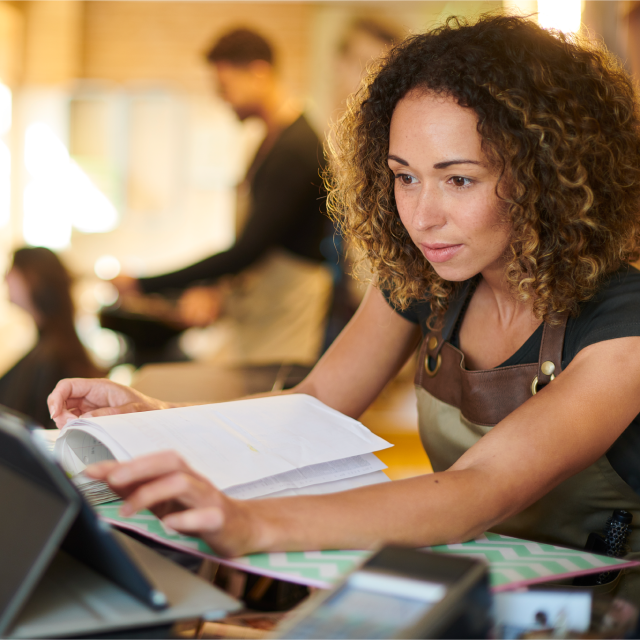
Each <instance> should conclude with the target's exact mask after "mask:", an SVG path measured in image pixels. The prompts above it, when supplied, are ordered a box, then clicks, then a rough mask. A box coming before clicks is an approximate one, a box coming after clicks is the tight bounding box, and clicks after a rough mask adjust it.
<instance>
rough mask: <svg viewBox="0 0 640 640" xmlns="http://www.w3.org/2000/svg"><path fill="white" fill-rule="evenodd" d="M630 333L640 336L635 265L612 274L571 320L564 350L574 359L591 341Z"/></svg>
mask: <svg viewBox="0 0 640 640" xmlns="http://www.w3.org/2000/svg"><path fill="white" fill-rule="evenodd" d="M571 325H573V326H571ZM630 336H640V272H639V271H638V270H637V269H634V268H633V267H630V268H629V269H628V270H627V269H625V270H621V271H618V272H617V273H615V274H613V276H611V278H610V280H609V281H608V282H607V284H606V285H605V286H604V287H603V288H602V289H601V290H600V292H599V293H598V294H596V296H595V297H594V298H593V299H592V300H590V301H589V302H587V303H586V304H584V305H583V307H582V309H581V311H580V314H579V316H578V317H577V318H572V319H571V320H570V321H569V324H568V325H567V333H566V341H567V344H566V350H565V353H567V355H568V356H569V359H573V358H574V357H575V355H576V354H577V353H578V352H579V351H580V350H582V349H584V348H585V347H588V346H589V345H591V344H595V343H596V342H603V341H605V340H613V339H615V338H626V337H630Z"/></svg>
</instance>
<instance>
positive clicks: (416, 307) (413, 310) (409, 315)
mask: <svg viewBox="0 0 640 640" xmlns="http://www.w3.org/2000/svg"><path fill="white" fill-rule="evenodd" d="M380 291H381V292H382V295H383V296H384V299H385V300H386V301H387V304H388V305H389V306H390V307H391V308H392V309H393V310H394V311H395V312H396V313H397V314H398V315H400V316H402V317H403V318H404V319H405V320H409V322H413V323H415V324H420V320H421V315H420V303H418V302H417V301H416V302H412V303H411V304H410V305H409V306H408V307H407V308H406V309H398V307H396V306H395V305H394V304H392V302H391V300H390V299H389V298H390V292H389V290H388V289H385V288H384V287H382V288H381V289H380Z"/></svg>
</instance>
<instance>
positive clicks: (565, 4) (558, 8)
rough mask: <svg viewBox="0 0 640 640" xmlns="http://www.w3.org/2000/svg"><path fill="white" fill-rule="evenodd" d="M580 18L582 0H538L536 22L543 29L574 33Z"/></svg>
mask: <svg viewBox="0 0 640 640" xmlns="http://www.w3.org/2000/svg"><path fill="white" fill-rule="evenodd" d="M581 18H582V0H538V22H539V24H540V26H541V27H543V28H545V29H557V30H558V31H563V32H564V33H575V32H577V31H578V30H579V29H580V20H581Z"/></svg>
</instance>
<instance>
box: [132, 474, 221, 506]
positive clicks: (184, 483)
mask: <svg viewBox="0 0 640 640" xmlns="http://www.w3.org/2000/svg"><path fill="white" fill-rule="evenodd" d="M220 496H221V494H220V492H219V491H217V489H215V488H214V487H213V485H211V484H210V483H209V482H207V481H205V480H203V479H202V478H199V477H196V476H194V475H191V474H190V473H188V472H185V471H176V472H174V473H169V474H167V475H163V476H161V477H159V478H156V479H154V480H150V481H148V482H144V483H141V484H140V485H139V486H138V488H137V489H135V490H134V491H132V492H131V494H130V495H129V496H128V497H127V499H126V502H125V503H124V504H123V505H122V508H121V510H120V512H121V513H122V515H123V516H130V515H133V514H134V513H137V512H138V511H142V510H143V509H154V508H155V507H160V506H162V507H164V506H166V504H167V503H171V504H174V505H180V509H179V510H183V509H184V508H194V507H204V506H217V503H218V502H219V499H220ZM174 510H175V509H174Z"/></svg>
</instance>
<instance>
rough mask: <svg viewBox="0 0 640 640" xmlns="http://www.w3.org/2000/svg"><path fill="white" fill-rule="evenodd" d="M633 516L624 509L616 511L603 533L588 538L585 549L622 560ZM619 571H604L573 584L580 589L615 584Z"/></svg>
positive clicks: (577, 579) (575, 580)
mask: <svg viewBox="0 0 640 640" xmlns="http://www.w3.org/2000/svg"><path fill="white" fill-rule="evenodd" d="M632 520H633V515H632V514H631V513H629V512H628V511H625V510H624V509H615V510H614V511H613V513H612V514H611V517H610V518H608V520H607V523H606V525H605V528H604V532H603V533H595V532H592V533H590V534H589V537H588V538H587V544H586V545H585V549H586V550H587V551H591V552H593V553H600V554H602V555H604V556H608V557H609V558H622V557H623V556H624V555H626V553H627V551H628V549H627V534H628V533H629V529H630V528H631V521H632ZM619 574H620V572H619V571H603V572H602V573H596V574H592V575H588V576H580V577H578V578H575V579H574V581H573V584H574V585H575V586H578V587H590V586H596V585H603V584H608V583H609V582H613V580H615V579H616V578H617V577H618V575H619Z"/></svg>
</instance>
